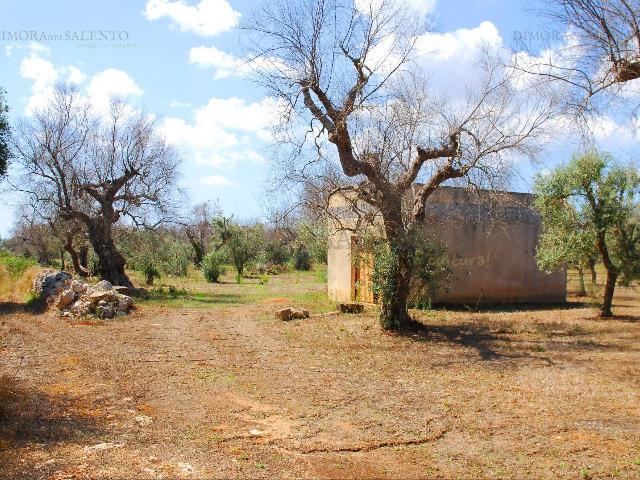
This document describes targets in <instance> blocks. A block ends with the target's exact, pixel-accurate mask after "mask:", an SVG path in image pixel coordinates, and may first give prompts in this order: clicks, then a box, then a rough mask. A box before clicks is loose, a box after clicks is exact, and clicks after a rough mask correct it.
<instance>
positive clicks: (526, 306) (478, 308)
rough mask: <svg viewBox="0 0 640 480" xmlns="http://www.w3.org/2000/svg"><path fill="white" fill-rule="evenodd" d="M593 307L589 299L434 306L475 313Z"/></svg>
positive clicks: (443, 304) (435, 305)
mask: <svg viewBox="0 0 640 480" xmlns="http://www.w3.org/2000/svg"><path fill="white" fill-rule="evenodd" d="M591 307H593V305H592V304H590V303H589V302H588V301H570V302H554V303H489V304H476V305H457V304H447V303H436V304H434V305H433V308H434V309H436V310H448V311H451V312H473V313H484V312H487V313H513V312H528V311H538V312H539V311H548V310H574V309H581V308H591Z"/></svg>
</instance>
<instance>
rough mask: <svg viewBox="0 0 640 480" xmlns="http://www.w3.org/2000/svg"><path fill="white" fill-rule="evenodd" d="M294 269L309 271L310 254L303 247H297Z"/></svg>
mask: <svg viewBox="0 0 640 480" xmlns="http://www.w3.org/2000/svg"><path fill="white" fill-rule="evenodd" d="M294 266H295V269H296V270H298V271H300V270H302V271H309V270H311V254H310V253H309V251H308V250H307V249H306V248H304V247H298V248H297V249H296V253H295V263H294Z"/></svg>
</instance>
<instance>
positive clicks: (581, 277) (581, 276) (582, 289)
mask: <svg viewBox="0 0 640 480" xmlns="http://www.w3.org/2000/svg"><path fill="white" fill-rule="evenodd" d="M578 279H579V281H580V286H579V287H578V296H579V297H584V296H585V295H586V294H587V289H586V288H585V286H584V270H583V268H582V267H581V266H580V267H578Z"/></svg>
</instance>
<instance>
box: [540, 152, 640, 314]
mask: <svg viewBox="0 0 640 480" xmlns="http://www.w3.org/2000/svg"><path fill="white" fill-rule="evenodd" d="M534 190H535V193H536V194H537V196H538V197H537V199H536V206H537V208H538V210H539V211H540V213H541V214H542V220H543V231H546V232H549V231H550V229H551V231H553V229H554V228H556V227H554V225H555V224H558V223H559V222H563V223H565V224H567V226H568V225H571V227H567V228H573V229H575V233H573V234H569V235H567V236H566V237H565V238H559V237H556V238H555V243H556V245H555V246H550V245H549V246H546V247H544V248H547V249H549V250H550V252H547V253H546V254H545V255H547V256H548V257H556V260H555V261H556V263H557V262H558V261H559V260H561V259H562V257H563V256H565V259H566V261H569V262H570V261H572V260H573V259H574V258H575V256H576V255H579V254H580V253H581V252H584V251H588V249H589V244H590V242H591V241H595V245H596V247H597V250H598V253H599V256H600V259H601V260H602V263H603V265H604V267H605V269H606V271H607V277H606V283H605V287H604V298H603V301H602V307H601V314H602V316H605V317H609V316H611V315H612V310H611V305H612V302H613V294H614V290H615V286H616V283H617V282H618V280H621V281H623V282H624V283H629V282H631V281H633V280H635V279H638V278H640V270H639V269H638V266H639V265H640V230H639V229H638V217H637V214H638V206H639V203H638V201H639V200H640V175H639V174H638V171H637V170H636V169H634V168H632V167H625V166H622V165H619V164H617V163H615V162H614V161H613V159H612V158H611V157H610V156H609V155H607V154H603V153H598V152H593V151H592V152H588V153H586V154H584V155H579V156H575V157H574V158H573V159H572V160H571V161H570V162H569V163H567V164H565V165H561V166H559V167H557V168H556V169H555V170H554V171H552V172H551V173H550V174H549V175H544V176H539V177H538V178H537V180H536V183H535V188H534ZM565 233H566V232H565ZM543 240H544V235H543Z"/></svg>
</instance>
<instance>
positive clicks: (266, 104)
mask: <svg viewBox="0 0 640 480" xmlns="http://www.w3.org/2000/svg"><path fill="white" fill-rule="evenodd" d="M278 109H279V104H278V102H276V101H275V100H274V99H272V98H265V99H263V100H261V101H258V102H253V103H248V102H246V101H245V100H243V99H240V98H235V97H232V98H227V99H223V98H212V99H210V100H209V101H208V102H207V104H206V105H204V106H202V107H200V108H197V109H195V110H194V112H193V121H192V122H187V121H185V120H184V119H182V118H177V117H169V118H166V119H165V120H164V122H163V123H162V126H161V129H162V132H163V134H164V135H165V137H166V138H167V140H168V141H169V142H170V143H172V144H174V145H177V146H180V147H182V148H184V149H185V150H186V151H187V152H188V154H189V156H191V157H192V158H193V159H194V160H195V162H196V163H197V164H199V165H210V166H214V167H220V168H222V167H224V168H232V167H234V166H236V165H238V164H240V163H243V162H247V161H248V162H258V163H262V162H264V161H265V160H264V158H263V157H262V155H261V154H260V153H259V152H257V151H256V147H255V145H256V144H259V143H260V142H261V141H270V140H272V137H271V126H272V124H273V123H274V121H275V120H276V118H278V115H279V113H278Z"/></svg>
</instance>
